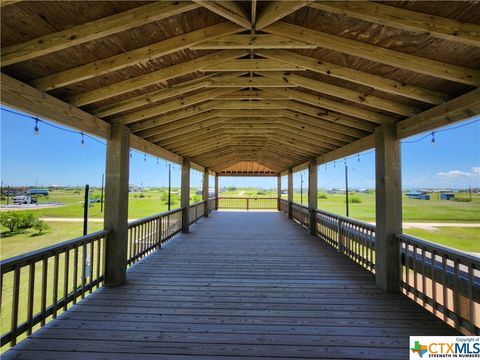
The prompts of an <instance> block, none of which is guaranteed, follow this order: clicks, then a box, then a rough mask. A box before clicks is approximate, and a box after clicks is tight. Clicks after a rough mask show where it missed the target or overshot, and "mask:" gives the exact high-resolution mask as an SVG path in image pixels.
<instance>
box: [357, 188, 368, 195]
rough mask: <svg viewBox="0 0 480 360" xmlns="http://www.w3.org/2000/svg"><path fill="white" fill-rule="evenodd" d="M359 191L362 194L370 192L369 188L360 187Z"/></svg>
mask: <svg viewBox="0 0 480 360" xmlns="http://www.w3.org/2000/svg"><path fill="white" fill-rule="evenodd" d="M357 192H358V193H362V194H368V189H358V190H357Z"/></svg>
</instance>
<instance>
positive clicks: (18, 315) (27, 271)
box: [0, 230, 108, 347]
mask: <svg viewBox="0 0 480 360" xmlns="http://www.w3.org/2000/svg"><path fill="white" fill-rule="evenodd" d="M107 236H108V231H105V230H104V231H99V232H95V233H93V234H89V235H85V236H82V237H79V238H76V239H73V240H69V241H66V242H63V243H60V244H57V245H53V246H50V247H47V248H44V249H41V250H37V251H33V252H30V253H27V254H23V255H20V256H16V257H13V258H10V259H7V260H4V261H2V262H1V263H0V268H1V281H2V282H1V289H2V293H1V294H0V306H1V310H2V311H1V312H2V315H1V316H2V338H1V346H2V347H3V346H4V345H6V344H7V343H10V345H11V346H13V345H15V344H16V343H17V340H18V339H19V337H24V336H25V335H30V334H31V333H32V331H33V330H35V329H37V328H39V327H41V326H44V325H45V324H46V322H47V321H49V320H51V319H55V318H56V317H57V315H58V314H59V313H60V312H62V311H65V310H67V308H68V307H69V305H70V304H75V303H76V301H77V299H78V298H79V297H81V298H84V297H85V294H86V293H91V292H92V291H93V289H94V288H95V287H96V288H98V287H99V286H100V285H101V283H102V282H103V280H104V259H105V243H106V241H107ZM8 320H9V321H8ZM8 323H9V325H8Z"/></svg>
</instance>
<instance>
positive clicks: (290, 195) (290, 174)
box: [288, 168, 293, 219]
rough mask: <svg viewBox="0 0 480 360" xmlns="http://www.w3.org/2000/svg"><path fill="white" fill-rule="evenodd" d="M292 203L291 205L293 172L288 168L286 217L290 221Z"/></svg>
mask: <svg viewBox="0 0 480 360" xmlns="http://www.w3.org/2000/svg"><path fill="white" fill-rule="evenodd" d="M292 203H293V170H292V168H290V169H288V217H289V218H290V219H291V218H292V217H293V212H292Z"/></svg>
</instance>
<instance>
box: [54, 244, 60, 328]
mask: <svg viewBox="0 0 480 360" xmlns="http://www.w3.org/2000/svg"><path fill="white" fill-rule="evenodd" d="M58 265H59V254H58V253H55V257H54V259H53V289H52V291H53V295H52V306H53V314H52V318H53V319H55V318H56V317H57V310H58V304H57V302H58V272H59V266H58Z"/></svg>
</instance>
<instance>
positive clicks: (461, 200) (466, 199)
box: [451, 198, 472, 202]
mask: <svg viewBox="0 0 480 360" xmlns="http://www.w3.org/2000/svg"><path fill="white" fill-rule="evenodd" d="M451 201H457V202H471V201H472V199H470V198H453V199H451Z"/></svg>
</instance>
